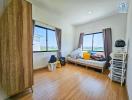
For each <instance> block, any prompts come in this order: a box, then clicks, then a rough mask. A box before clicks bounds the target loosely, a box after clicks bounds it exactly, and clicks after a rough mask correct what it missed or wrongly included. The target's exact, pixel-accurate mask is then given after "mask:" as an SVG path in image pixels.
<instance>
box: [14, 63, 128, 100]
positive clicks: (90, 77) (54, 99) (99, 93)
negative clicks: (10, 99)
mask: <svg viewBox="0 0 132 100" xmlns="http://www.w3.org/2000/svg"><path fill="white" fill-rule="evenodd" d="M33 90H34V92H33V94H32V93H29V94H26V95H23V96H19V97H17V99H18V100H128V97H127V92H126V88H125V86H123V87H121V86H120V84H118V83H115V82H112V81H111V80H110V79H109V78H108V76H107V74H106V73H104V74H102V73H99V72H97V71H94V70H91V69H86V68H84V67H80V66H75V65H72V64H67V65H66V66H65V67H63V68H61V69H57V70H56V71H54V72H49V71H48V70H47V69H42V70H39V71H35V72H34V86H33Z"/></svg>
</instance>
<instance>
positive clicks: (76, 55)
mask: <svg viewBox="0 0 132 100" xmlns="http://www.w3.org/2000/svg"><path fill="white" fill-rule="evenodd" d="M81 52H82V50H81V48H78V49H76V50H74V51H72V53H71V54H70V56H71V57H72V58H75V59H76V58H78V57H79V56H80V53H81Z"/></svg>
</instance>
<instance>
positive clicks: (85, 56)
mask: <svg viewBox="0 0 132 100" xmlns="http://www.w3.org/2000/svg"><path fill="white" fill-rule="evenodd" d="M83 59H85V60H89V59H90V53H87V52H84V53H83Z"/></svg>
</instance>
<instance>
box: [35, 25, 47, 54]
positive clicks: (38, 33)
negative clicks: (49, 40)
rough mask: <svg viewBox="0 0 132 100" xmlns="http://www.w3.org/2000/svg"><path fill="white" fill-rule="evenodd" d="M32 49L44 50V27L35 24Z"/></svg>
mask: <svg viewBox="0 0 132 100" xmlns="http://www.w3.org/2000/svg"><path fill="white" fill-rule="evenodd" d="M33 51H46V29H44V28H40V27H37V26H35V29H34V37H33Z"/></svg>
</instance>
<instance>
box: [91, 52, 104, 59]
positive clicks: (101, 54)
mask: <svg viewBox="0 0 132 100" xmlns="http://www.w3.org/2000/svg"><path fill="white" fill-rule="evenodd" d="M91 58H92V59H94V60H97V61H104V60H106V59H105V57H104V52H96V53H94V54H92V55H91Z"/></svg>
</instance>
